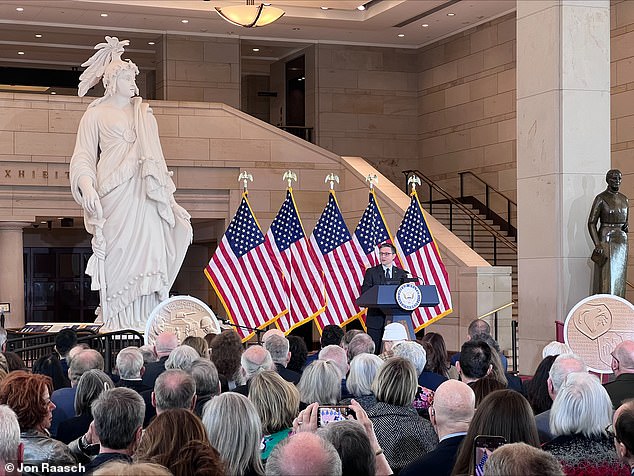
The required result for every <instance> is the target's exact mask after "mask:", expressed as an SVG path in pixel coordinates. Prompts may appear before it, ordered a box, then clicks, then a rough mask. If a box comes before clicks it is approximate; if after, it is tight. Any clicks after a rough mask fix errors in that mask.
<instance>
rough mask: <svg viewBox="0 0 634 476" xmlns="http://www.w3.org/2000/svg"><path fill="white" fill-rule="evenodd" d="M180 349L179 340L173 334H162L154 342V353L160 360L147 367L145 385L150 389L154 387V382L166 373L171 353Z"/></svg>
mask: <svg viewBox="0 0 634 476" xmlns="http://www.w3.org/2000/svg"><path fill="white" fill-rule="evenodd" d="M176 347H178V338H177V337H176V334H174V333H173V332H169V331H167V332H161V333H160V334H158V335H157V336H156V340H155V341H154V353H155V354H156V357H157V358H158V360H157V361H156V362H151V363H149V364H147V365H146V366H145V372H144V373H143V383H144V384H145V385H147V386H148V387H150V388H153V387H154V382H156V379H157V377H158V376H159V375H161V373H162V372H165V361H166V360H167V358H168V357H169V355H170V353H171V352H172V351H173V350H174V349H175V348H176Z"/></svg>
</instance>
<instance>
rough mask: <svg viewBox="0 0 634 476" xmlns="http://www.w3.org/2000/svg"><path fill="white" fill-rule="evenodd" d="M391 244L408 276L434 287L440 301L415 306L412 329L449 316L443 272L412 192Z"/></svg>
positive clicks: (419, 207)
mask: <svg viewBox="0 0 634 476" xmlns="http://www.w3.org/2000/svg"><path fill="white" fill-rule="evenodd" d="M394 244H395V246H396V249H397V250H398V252H399V253H400V255H401V256H402V257H403V258H404V263H403V264H404V268H405V269H406V270H408V271H409V272H410V273H412V275H414V276H418V277H419V278H422V279H423V281H424V283H425V284H433V285H435V286H436V289H437V291H438V297H439V298H440V303H439V304H438V305H437V306H435V307H430V308H428V307H419V308H418V309H417V310H416V311H414V312H413V313H412V321H413V324H414V328H415V329H416V331H418V330H419V329H422V328H423V327H426V326H428V325H429V324H431V323H432V322H434V321H437V320H438V319H440V318H441V317H444V316H446V315H447V314H449V313H451V311H452V309H451V293H450V289H449V278H448V277H447V270H446V269H445V265H444V264H443V262H442V259H441V258H440V253H439V252H438V246H436V242H435V241H434V237H433V236H432V234H431V231H429V227H428V226H427V222H426V221H425V216H424V215H423V209H422V208H421V206H420V202H419V201H418V195H416V192H413V193H412V199H411V202H410V205H409V207H408V208H407V211H406V212H405V216H404V217H403V221H402V222H401V226H400V227H399V229H398V231H397V232H396V241H395V243H394Z"/></svg>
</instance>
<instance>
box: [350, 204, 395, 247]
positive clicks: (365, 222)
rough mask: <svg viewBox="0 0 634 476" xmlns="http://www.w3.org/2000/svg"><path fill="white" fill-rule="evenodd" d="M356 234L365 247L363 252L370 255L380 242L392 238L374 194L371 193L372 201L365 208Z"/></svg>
mask: <svg viewBox="0 0 634 476" xmlns="http://www.w3.org/2000/svg"><path fill="white" fill-rule="evenodd" d="M354 234H355V235H356V237H357V240H359V243H360V244H361V248H363V252H364V253H365V254H366V255H369V254H370V253H372V252H373V251H374V248H375V247H376V245H378V244H379V243H383V242H385V241H387V240H389V239H390V235H389V234H388V232H387V228H386V227H385V223H384V222H383V219H382V217H381V213H380V212H379V207H378V206H377V204H376V200H375V199H374V194H372V193H371V194H370V203H368V206H367V207H366V208H365V211H364V212H363V216H362V217H361V220H360V221H359V225H357V229H356V230H355V232H354Z"/></svg>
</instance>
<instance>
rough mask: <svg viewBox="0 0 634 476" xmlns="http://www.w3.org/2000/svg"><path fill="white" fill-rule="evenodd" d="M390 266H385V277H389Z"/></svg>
mask: <svg viewBox="0 0 634 476" xmlns="http://www.w3.org/2000/svg"><path fill="white" fill-rule="evenodd" d="M390 277H391V276H390V268H385V279H390Z"/></svg>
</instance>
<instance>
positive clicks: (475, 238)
mask: <svg viewBox="0 0 634 476" xmlns="http://www.w3.org/2000/svg"><path fill="white" fill-rule="evenodd" d="M463 205H464V207H465V208H467V209H469V210H471V211H473V213H474V214H475V215H478V216H479V218H480V219H482V220H483V221H484V222H486V223H487V224H488V225H490V226H491V227H492V228H493V229H495V230H497V231H499V232H500V233H501V234H502V235H503V236H505V237H506V239H507V240H508V241H510V242H512V243H515V242H516V239H515V237H513V236H509V235H508V234H507V232H505V231H502V230H501V229H500V227H499V226H498V225H495V224H494V223H493V220H487V218H486V216H485V215H484V214H480V213H479V211H478V210H477V209H476V208H474V207H473V206H472V205H470V204H468V203H466V204H463ZM422 206H423V208H425V210H426V211H427V212H429V213H430V214H432V215H433V216H434V218H436V219H437V220H438V221H440V222H441V223H442V224H443V225H445V226H446V227H447V228H448V229H449V230H451V231H452V232H453V233H454V234H455V235H456V236H457V237H458V238H460V239H461V240H462V241H464V242H465V243H466V244H467V245H468V246H470V247H471V248H472V249H473V250H474V251H475V252H476V253H478V254H479V255H480V256H482V257H483V258H484V259H485V260H487V262H488V263H489V264H491V265H492V266H510V267H511V270H512V274H511V285H512V289H511V294H512V300H513V302H515V304H514V305H513V310H512V318H513V319H514V320H517V315H518V301H517V296H518V292H517V251H515V250H513V249H511V248H509V247H508V246H507V245H506V244H504V243H503V242H502V241H500V240H499V239H497V240H496V239H495V238H494V235H492V234H491V232H490V231H489V230H487V229H485V228H484V227H483V226H482V225H480V224H478V223H477V222H475V221H473V224H472V220H471V217H470V216H469V215H468V214H467V213H466V212H464V211H462V210H460V209H459V208H458V207H456V206H453V207H451V208H452V209H451V210H450V204H449V203H433V204H432V205H431V207H430V204H429V203H422ZM490 322H492V321H490ZM502 326H504V327H507V326H510V323H508V324H507V323H506V322H505V323H503V324H501V325H500V330H502ZM504 334H507V332H506V329H505V331H504ZM508 335H509V336H510V328H509V329H508ZM500 340H502V339H500ZM503 340H504V341H505V342H504V343H502V342H501V346H502V348H503V349H505V350H506V349H509V352H508V354H509V355H510V353H511V352H510V347H511V346H510V338H509V342H508V343H507V342H506V340H507V339H506V338H504V339H503ZM505 353H507V352H505ZM510 368H511V361H510V359H509V369H510Z"/></svg>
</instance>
